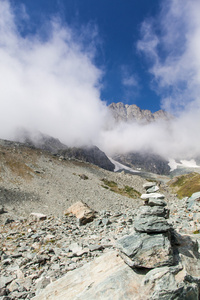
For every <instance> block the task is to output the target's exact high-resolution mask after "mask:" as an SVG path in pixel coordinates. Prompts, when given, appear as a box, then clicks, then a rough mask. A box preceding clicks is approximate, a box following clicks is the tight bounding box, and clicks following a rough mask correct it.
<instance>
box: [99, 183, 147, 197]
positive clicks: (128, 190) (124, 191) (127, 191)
mask: <svg viewBox="0 0 200 300" xmlns="http://www.w3.org/2000/svg"><path fill="white" fill-rule="evenodd" d="M101 181H103V183H104V185H102V187H103V188H105V189H109V190H110V191H112V192H115V193H118V194H120V195H122V196H126V197H129V198H134V199H135V198H138V197H140V196H141V194H140V192H138V191H136V190H135V189H134V188H132V187H130V186H128V185H126V186H125V187H123V188H119V187H118V185H117V183H116V182H114V181H109V180H107V179H105V178H104V179H102V180H101Z"/></svg>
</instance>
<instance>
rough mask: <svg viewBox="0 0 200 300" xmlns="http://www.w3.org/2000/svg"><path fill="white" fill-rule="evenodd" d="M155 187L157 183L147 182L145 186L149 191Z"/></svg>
mask: <svg viewBox="0 0 200 300" xmlns="http://www.w3.org/2000/svg"><path fill="white" fill-rule="evenodd" d="M155 185H156V182H146V183H144V184H143V188H144V189H146V190H147V189H149V188H151V187H153V186H155Z"/></svg>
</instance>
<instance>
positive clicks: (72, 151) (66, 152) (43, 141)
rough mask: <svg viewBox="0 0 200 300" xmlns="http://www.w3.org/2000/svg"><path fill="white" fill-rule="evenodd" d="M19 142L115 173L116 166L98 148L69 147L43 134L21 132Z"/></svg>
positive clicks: (18, 137)
mask: <svg viewBox="0 0 200 300" xmlns="http://www.w3.org/2000/svg"><path fill="white" fill-rule="evenodd" d="M16 139H17V140H18V141H20V142H22V143H25V144H26V145H28V146H34V147H37V148H39V149H42V150H46V151H49V152H50V153H53V154H56V155H60V156H63V157H64V158H72V159H79V160H82V161H84V162H89V163H92V164H94V165H96V166H98V167H100V168H103V169H105V170H108V171H114V169H115V166H114V164H113V163H112V162H111V161H110V160H109V158H108V157H107V156H106V154H105V153H104V152H102V151H101V150H100V149H99V148H98V147H96V146H88V147H79V148H78V147H68V146H67V145H65V144H63V143H61V142H60V141H59V139H57V138H53V137H51V136H49V135H46V134H43V133H41V132H36V133H34V134H33V133H31V132H28V131H26V130H21V131H20V132H19V133H18V136H17V138H16Z"/></svg>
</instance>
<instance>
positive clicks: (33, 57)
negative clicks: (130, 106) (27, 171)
mask: <svg viewBox="0 0 200 300" xmlns="http://www.w3.org/2000/svg"><path fill="white" fill-rule="evenodd" d="M16 18H17V17H16V15H15V14H14V12H13V10H12V7H11V6H10V4H9V2H8V1H5V0H1V1H0V82H1V84H0V95H1V96H0V104H1V119H0V137H1V138H9V137H10V138H11V137H12V136H13V132H14V130H15V128H16V127H25V128H27V129H30V130H40V131H42V132H44V133H46V134H50V135H52V136H55V137H58V138H60V139H61V140H62V141H63V142H65V143H67V144H69V145H70V144H71V145H72V144H73V145H74V144H75V145H76V144H77V145H81V144H88V143H91V142H94V141H95V138H96V135H98V132H99V131H100V130H101V128H102V126H103V124H104V117H105V116H106V113H107V112H106V107H105V104H104V103H103V102H102V101H101V100H100V98H99V94H100V93H99V86H100V80H101V76H102V74H101V70H99V69H98V68H97V67H96V66H95V65H94V63H93V60H92V59H93V55H94V49H93V48H91V47H90V48H88V49H87V48H86V47H84V46H83V42H84V37H83V35H84V34H85V33H84V34H83V33H81V34H80V36H78V35H77V34H75V33H74V32H73V31H72V30H71V29H70V28H68V27H66V26H62V25H61V24H60V22H59V20H55V19H54V20H52V21H51V22H50V24H48V25H49V29H48V34H47V35H46V38H45V39H43V38H42V37H41V36H40V34H39V33H38V34H36V35H34V36H33V35H32V36H29V35H27V36H25V37H23V36H22V35H20V32H19V30H18V28H17V25H16V23H18V22H17V19H16Z"/></svg>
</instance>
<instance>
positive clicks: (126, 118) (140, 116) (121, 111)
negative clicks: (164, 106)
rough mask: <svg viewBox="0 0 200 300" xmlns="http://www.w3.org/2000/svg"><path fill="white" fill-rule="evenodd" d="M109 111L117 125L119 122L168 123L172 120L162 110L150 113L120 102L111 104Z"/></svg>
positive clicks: (133, 105)
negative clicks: (163, 121)
mask: <svg viewBox="0 0 200 300" xmlns="http://www.w3.org/2000/svg"><path fill="white" fill-rule="evenodd" d="M109 109H110V111H111V113H112V115H113V117H114V119H115V121H116V122H117V123H119V122H128V123H130V122H133V121H135V122H137V123H142V124H146V123H150V122H154V121H157V120H165V121H168V120H170V119H172V115H170V114H169V113H167V112H165V111H164V110H159V111H156V112H155V113H152V112H151V111H150V110H147V109H140V108H139V107H138V106H137V105H135V104H132V105H128V104H124V103H122V102H118V103H111V104H110V105H109Z"/></svg>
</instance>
